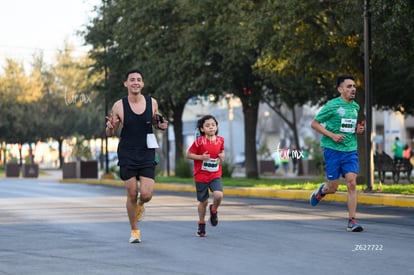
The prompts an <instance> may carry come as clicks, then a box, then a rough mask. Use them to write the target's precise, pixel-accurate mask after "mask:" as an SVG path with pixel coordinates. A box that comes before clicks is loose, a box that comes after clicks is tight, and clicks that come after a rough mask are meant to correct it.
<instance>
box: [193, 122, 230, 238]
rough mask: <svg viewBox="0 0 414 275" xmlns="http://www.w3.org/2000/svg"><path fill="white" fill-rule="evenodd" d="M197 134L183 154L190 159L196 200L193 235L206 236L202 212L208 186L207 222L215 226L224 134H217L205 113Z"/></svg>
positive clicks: (220, 192) (218, 201)
mask: <svg viewBox="0 0 414 275" xmlns="http://www.w3.org/2000/svg"><path fill="white" fill-rule="evenodd" d="M197 128H198V130H199V131H200V134H201V136H200V137H198V138H196V140H195V141H194V142H193V144H192V145H191V146H190V148H189V149H188V151H187V155H186V157H187V158H188V159H192V160H194V181H195V183H196V190H197V200H198V202H199V203H198V217H199V222H198V231H197V236H199V237H204V236H206V223H205V216H206V211H207V205H208V198H209V189H210V191H211V192H213V197H214V199H213V203H212V204H210V206H209V210H210V223H211V225H212V226H217V224H218V217H217V209H218V207H219V206H220V203H221V200H222V199H223V185H222V182H221V176H222V162H223V161H224V138H223V137H221V136H218V135H217V133H218V122H217V120H216V119H215V118H214V117H213V116H211V115H206V116H204V117H202V118H201V119H200V120H199V121H198V122H197Z"/></svg>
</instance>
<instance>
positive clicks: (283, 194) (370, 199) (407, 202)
mask: <svg viewBox="0 0 414 275" xmlns="http://www.w3.org/2000/svg"><path fill="white" fill-rule="evenodd" d="M44 172H45V173H47V175H41V176H40V177H41V178H46V179H53V180H57V181H59V182H63V183H84V184H100V185H109V186H120V187H123V186H124V183H123V182H122V181H121V180H107V179H62V171H61V170H46V171H44ZM155 188H156V189H157V190H166V191H178V192H195V187H194V185H192V184H180V183H156V184H155ZM224 192H225V195H230V196H244V197H262V198H279V199H289V200H303V201H308V200H309V197H310V195H311V193H312V192H313V191H309V190H281V189H274V188H257V187H225V191H224ZM324 201H332V202H346V201H347V193H346V192H337V193H336V194H333V195H327V196H326V197H325V198H324ZM358 203H362V204H372V205H384V206H395V207H408V208H411V207H413V208H414V196H413V195H396V194H384V193H375V192H372V193H365V192H362V191H359V192H358Z"/></svg>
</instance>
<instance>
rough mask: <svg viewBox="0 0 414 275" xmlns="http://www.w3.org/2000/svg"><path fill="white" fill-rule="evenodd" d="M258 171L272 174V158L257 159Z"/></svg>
mask: <svg viewBox="0 0 414 275" xmlns="http://www.w3.org/2000/svg"><path fill="white" fill-rule="evenodd" d="M259 173H260V174H274V173H275V162H274V161H273V160H260V161H259Z"/></svg>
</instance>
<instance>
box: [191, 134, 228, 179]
mask: <svg viewBox="0 0 414 275" xmlns="http://www.w3.org/2000/svg"><path fill="white" fill-rule="evenodd" d="M223 150H224V138H223V137H221V136H216V138H215V139H214V140H210V139H208V138H207V137H206V136H205V135H203V136H201V137H198V138H197V139H196V140H195V141H194V142H193V144H192V145H191V146H190V148H189V149H188V151H189V152H191V153H193V154H197V155H202V154H204V153H205V152H208V153H209V154H210V160H209V161H203V160H194V180H195V181H196V182H205V183H207V182H210V181H212V180H213V179H216V178H221V173H222V164H221V161H220V159H219V156H218V154H219V153H220V152H222V151H223Z"/></svg>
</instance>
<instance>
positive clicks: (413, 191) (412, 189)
mask: <svg viewBox="0 0 414 275" xmlns="http://www.w3.org/2000/svg"><path fill="white" fill-rule="evenodd" d="M222 181H223V186H233V187H259V188H275V189H283V190H315V189H316V188H318V187H319V185H320V184H321V182H323V181H324V179H323V178H320V179H315V180H298V179H294V178H293V179H268V178H262V179H246V178H223V179H222ZM156 182H159V183H182V184H194V179H193V178H180V177H161V176H160V177H157V178H156ZM365 188H366V185H357V190H358V191H362V190H365ZM338 191H339V192H346V191H347V187H346V185H345V183H344V182H341V183H340V184H339V186H338ZM374 191H375V192H381V193H390V194H402V195H414V184H379V183H377V182H376V183H374Z"/></svg>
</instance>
